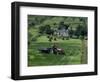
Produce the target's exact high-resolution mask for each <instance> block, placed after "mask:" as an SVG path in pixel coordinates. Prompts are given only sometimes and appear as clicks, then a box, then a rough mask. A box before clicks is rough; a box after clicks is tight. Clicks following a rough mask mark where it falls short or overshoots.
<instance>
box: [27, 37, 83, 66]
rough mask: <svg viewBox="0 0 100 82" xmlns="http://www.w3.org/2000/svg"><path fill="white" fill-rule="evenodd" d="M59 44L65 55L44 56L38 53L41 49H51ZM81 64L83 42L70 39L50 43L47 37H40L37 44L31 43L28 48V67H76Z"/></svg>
mask: <svg viewBox="0 0 100 82" xmlns="http://www.w3.org/2000/svg"><path fill="white" fill-rule="evenodd" d="M52 43H57V44H58V46H59V47H60V48H63V49H64V51H65V53H66V54H65V55H54V54H53V53H51V54H44V53H41V52H39V51H38V49H39V48H43V47H44V48H47V47H51V45H52ZM76 64H81V40H79V39H69V40H61V39H60V40H58V41H53V42H49V41H48V39H47V38H46V37H45V36H42V37H39V38H38V40H37V41H36V42H33V43H31V45H30V46H29V48H28V66H47V65H76Z"/></svg>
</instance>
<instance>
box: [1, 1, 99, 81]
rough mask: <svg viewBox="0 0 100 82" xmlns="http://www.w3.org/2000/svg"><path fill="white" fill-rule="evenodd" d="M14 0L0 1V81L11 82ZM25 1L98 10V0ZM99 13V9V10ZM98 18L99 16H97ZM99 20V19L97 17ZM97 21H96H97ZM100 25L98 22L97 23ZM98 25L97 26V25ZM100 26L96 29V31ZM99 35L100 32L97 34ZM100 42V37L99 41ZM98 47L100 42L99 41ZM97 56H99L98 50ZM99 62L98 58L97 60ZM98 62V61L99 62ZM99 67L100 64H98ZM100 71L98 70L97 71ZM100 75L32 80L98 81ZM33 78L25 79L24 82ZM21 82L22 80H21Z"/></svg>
mask: <svg viewBox="0 0 100 82" xmlns="http://www.w3.org/2000/svg"><path fill="white" fill-rule="evenodd" d="M13 1H14V0H1V1H0V82H13V80H11V79H10V72H11V2H13ZM16 1H18V0H16ZM20 1H26V2H41V3H58V4H72V5H89V6H98V8H99V9H98V10H100V0H20ZM99 14H100V11H99ZM98 18H100V16H98ZM99 21H100V19H99ZM99 21H98V22H99ZM99 26H100V24H99ZM99 26H98V27H99ZM99 30H100V28H99V29H98V31H99ZM98 35H100V32H99V34H98ZM98 42H100V37H99V41H98ZM99 48H100V43H99ZM98 58H100V51H99V55H98ZM98 62H100V60H98ZM99 64H100V63H99ZM99 68H100V65H99ZM99 73H100V71H99ZM99 78H100V75H98V76H82V77H65V78H53V79H39V80H34V82H41V81H44V82H51V81H57V82H60V81H61V82H66V81H67V82H80V81H81V82H86V81H88V82H91V81H93V82H94V81H95V82H99ZM28 81H29V82H32V81H33V80H26V82H28ZM21 82H22V81H21Z"/></svg>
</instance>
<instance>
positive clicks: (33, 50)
mask: <svg viewBox="0 0 100 82" xmlns="http://www.w3.org/2000/svg"><path fill="white" fill-rule="evenodd" d="M27 17H28V18H27V19H28V20H27V21H28V33H27V34H28V42H27V43H28V59H27V61H28V64H27V65H28V66H47V65H48V66H49V65H76V64H87V63H88V62H87V59H88V58H87V47H88V46H87V40H88V37H87V34H88V30H87V27H88V18H87V17H71V16H47V15H46V16H45V15H28V16H27ZM47 48H51V51H50V53H43V52H40V51H41V50H39V49H47ZM54 48H55V49H56V50H54ZM57 49H60V50H64V53H63V54H62V53H60V54H59V50H58V51H57ZM55 51H56V53H57V54H56V53H55Z"/></svg>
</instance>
